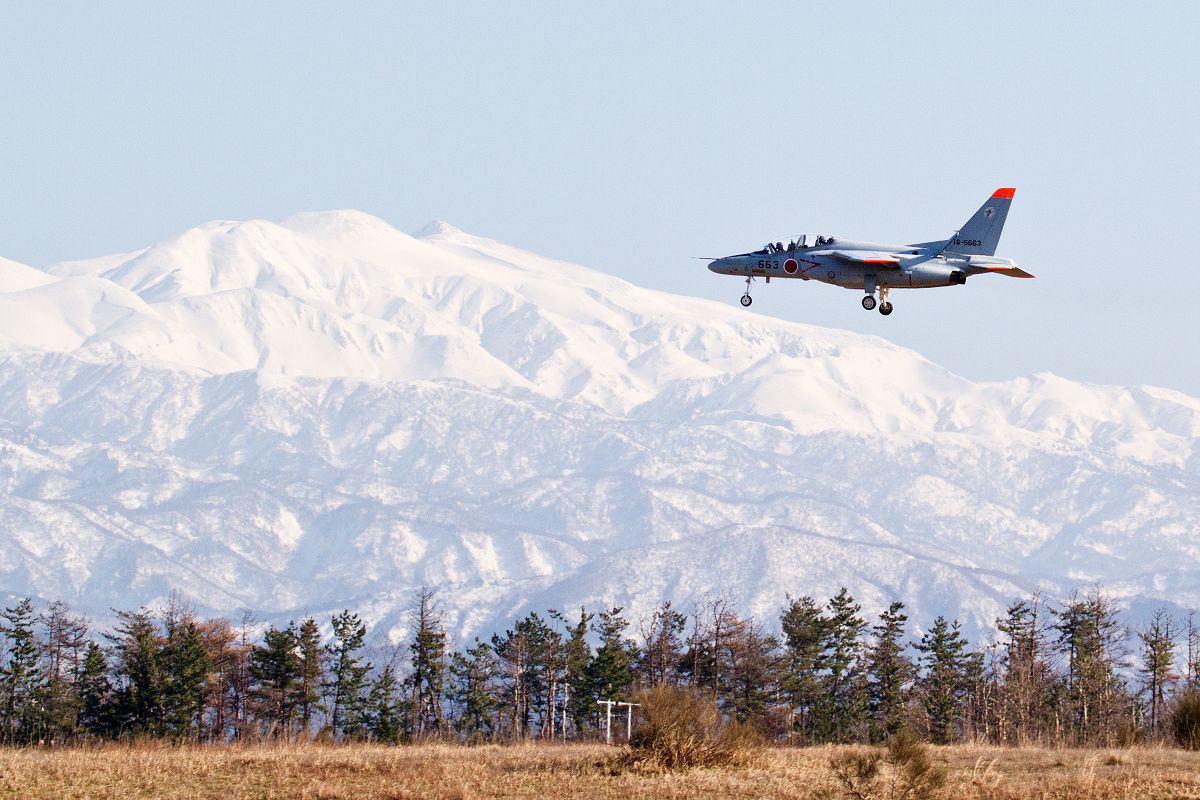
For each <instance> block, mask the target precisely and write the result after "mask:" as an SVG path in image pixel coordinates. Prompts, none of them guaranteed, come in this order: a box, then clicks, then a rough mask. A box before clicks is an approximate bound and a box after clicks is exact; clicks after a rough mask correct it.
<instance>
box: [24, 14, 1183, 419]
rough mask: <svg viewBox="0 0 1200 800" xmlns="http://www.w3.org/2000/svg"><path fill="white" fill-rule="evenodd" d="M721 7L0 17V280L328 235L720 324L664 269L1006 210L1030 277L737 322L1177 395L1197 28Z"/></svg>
mask: <svg viewBox="0 0 1200 800" xmlns="http://www.w3.org/2000/svg"><path fill="white" fill-rule="evenodd" d="M732 5H733V4H726V3H642V2H633V3H625V2H610V3H603V4H589V6H588V7H587V8H585V9H580V8H578V7H576V5H575V4H566V3H536V4H535V3H511V4H509V3H460V4H454V3H444V2H437V3H417V2H410V3H395V4H392V3H389V4H368V3H345V4H343V3H339V4H332V3H331V4H312V3H296V2H288V3H244V2H239V3H224V2H217V3H212V2H209V3H203V4H193V5H184V4H175V3H157V2H156V3H117V4H108V3H105V4H95V3H13V2H2V3H0V36H2V37H3V46H2V47H0V69H2V70H3V77H2V78H0V102H2V109H0V110H2V111H3V118H2V120H0V193H2V196H3V198H4V203H3V214H2V215H0V255H2V256H5V257H7V258H11V259H14V260H17V261H22V262H25V263H28V264H33V265H35V266H43V265H45V264H48V263H51V262H54V261H57V260H62V259H68V258H81V257H88V256H98V255H105V254H108V253H113V252H119V251H124V250H130V249H134V248H138V247H141V246H144V245H146V244H149V243H151V242H153V241H156V240H159V239H162V238H165V237H167V236H170V235H173V234H175V233H178V232H181V231H182V230H184V229H186V228H188V227H191V226H193V225H197V224H199V223H202V222H205V221H207V220H210V219H217V218H226V219H246V218H266V219H280V218H282V217H285V216H287V215H289V214H292V213H294V212H296V211H301V210H319V209H329V208H358V209H361V210H363V211H367V212H370V213H373V214H377V215H379V216H380V217H383V218H384V219H386V220H388V221H389V222H391V223H392V224H394V225H396V226H397V227H399V228H400V229H402V230H408V231H412V230H416V229H418V228H420V227H421V226H422V225H424V224H425V223H426V222H428V221H429V220H431V219H434V218H438V219H444V220H446V221H448V222H450V223H452V224H454V225H457V226H458V227H460V228H463V229H465V230H467V231H470V232H472V233H477V234H480V235H484V236H489V237H493V238H496V239H500V240H502V241H505V242H508V243H511V244H515V245H518V246H521V247H525V248H527V249H530V250H533V251H536V252H539V253H542V254H545V255H549V256H554V257H558V258H562V259H565V260H568V261H573V262H576V263H579V264H583V265H585V266H589V267H593V268H596V269H600V270H603V271H606V272H610V273H613V274H615V275H619V276H621V277H624V278H626V279H628V280H630V281H632V282H634V283H637V284H640V285H644V286H650V287H654V288H660V289H666V290H669V291H673V292H678V293H682V294H691V295H699V296H705V297H712V298H715V299H719V300H720V301H722V302H726V303H730V304H736V303H737V298H738V296H739V295H740V294H741V288H742V287H741V284H740V282H739V281H738V280H737V279H734V278H729V277H722V276H717V275H713V274H711V273H709V272H708V271H707V270H706V269H705V268H704V262H702V261H697V260H694V259H693V258H692V257H693V256H719V255H726V254H729V253H732V252H740V251H744V250H747V249H750V248H754V247H758V246H760V245H761V244H762V243H763V242H765V241H767V240H768V239H781V238H785V237H787V236H788V235H790V234H793V233H800V232H803V231H821V232H826V233H834V234H842V235H845V236H852V237H856V238H864V239H871V240H878V241H895V242H905V241H919V240H928V239H935V238H940V237H945V236H948V235H949V234H950V233H951V232H952V231H953V230H954V229H955V228H957V227H958V226H959V225H961V223H962V222H963V221H965V220H966V218H967V217H968V216H969V215H970V214H971V213H972V212H973V211H974V210H975V209H976V208H977V207H978V206H979V205H980V203H981V202H982V201H983V200H984V199H985V198H986V197H987V196H988V195H989V194H990V193H991V192H992V191H993V190H994V189H995V188H997V187H1000V186H1015V187H1016V188H1017V193H1016V198H1015V201H1014V204H1013V209H1012V212H1011V213H1010V215H1009V218H1008V225H1007V227H1006V230H1005V233H1004V237H1003V239H1002V240H1001V244H1000V250H999V253H998V254H999V255H1004V256H1009V257H1012V258H1015V259H1016V260H1017V261H1018V263H1019V264H1021V265H1022V266H1023V267H1024V268H1026V269H1028V270H1029V271H1031V272H1033V273H1035V274H1036V275H1037V276H1038V279H1037V280H1035V281H1019V280H1010V279H1005V278H1001V277H992V276H981V277H978V278H973V279H971V281H970V282H969V283H968V284H967V285H966V286H965V287H952V288H946V289H934V290H925V291H909V292H896V293H895V294H893V298H892V299H893V301H894V303H895V306H896V313H894V314H893V315H892V316H891V317H889V318H886V319H885V318H883V317H881V316H880V315H879V314H877V313H874V314H869V313H867V312H864V311H863V310H862V309H861V308H860V307H859V304H858V300H859V298H858V296H857V295H856V293H853V292H849V291H846V290H841V289H835V288H833V287H828V286H823V285H814V284H811V283H801V282H798V281H780V282H777V283H772V284H771V286H769V287H768V286H764V285H762V284H759V285H757V287H756V289H755V292H754V295H755V303H754V306H753V309H752V310H751V311H748V312H746V313H748V314H765V315H771V316H778V317H783V318H787V319H794V320H800V321H805V322H812V323H815V324H819V325H827V326H835V327H841V328H849V329H852V330H857V331H864V332H871V333H878V334H881V335H884V336H887V337H888V338H891V339H892V340H893V341H896V342H898V343H900V344H903V345H906V346H909V347H912V348H914V349H916V350H917V351H919V352H921V353H923V354H924V355H926V356H928V357H929V358H931V359H933V360H935V361H938V362H940V363H942V364H944V365H945V366H947V367H949V368H950V369H952V370H954V371H956V372H958V373H960V374H962V375H964V376H966V377H969V378H974V379H1006V378H1010V377H1016V376H1021V375H1029V374H1032V373H1034V372H1038V371H1043V370H1049V371H1052V372H1055V373H1058V374H1060V375H1063V376H1065V377H1068V378H1072V379H1076V380H1083V381H1090V382H1099V383H1116V384H1140V383H1150V384H1157V385H1162V386H1168V387H1172V388H1176V389H1181V390H1183V391H1186V392H1188V393H1190V394H1193V395H1197V396H1200V357H1198V356H1197V355H1196V347H1197V341H1198V340H1200V337H1198V336H1197V327H1198V323H1197V320H1198V318H1200V313H1198V311H1200V308H1198V304H1200V251H1197V250H1196V247H1195V239H1196V238H1197V237H1196V221H1197V220H1198V219H1200V200H1198V199H1197V190H1198V188H1200V155H1198V154H1197V139H1198V137H1197V129H1198V127H1200V89H1198V87H1200V57H1198V55H1197V54H1198V53H1200V47H1198V46H1197V41H1198V39H1200V3H1197V2H1194V1H1193V0H1188V1H1187V2H1164V3H1151V4H1145V5H1144V6H1142V7H1138V8H1136V9H1135V8H1134V7H1133V6H1132V5H1128V4H1106V3H1088V4H1066V3H989V4H982V3H961V2H959V3H917V4H899V3H846V2H830V3H795V2H778V3H748V4H737V5H738V8H737V9H736V10H731V6H732ZM914 7H915V10H914Z"/></svg>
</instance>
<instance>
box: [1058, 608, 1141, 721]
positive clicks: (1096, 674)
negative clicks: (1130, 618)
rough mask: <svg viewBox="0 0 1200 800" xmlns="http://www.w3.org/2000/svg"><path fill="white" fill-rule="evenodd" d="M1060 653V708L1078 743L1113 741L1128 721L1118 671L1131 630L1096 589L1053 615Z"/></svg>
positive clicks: (1126, 699)
mask: <svg viewBox="0 0 1200 800" xmlns="http://www.w3.org/2000/svg"><path fill="white" fill-rule="evenodd" d="M1057 616H1058V623H1057V624H1056V625H1055V626H1054V629H1055V630H1056V631H1058V647H1059V650H1060V651H1061V652H1062V653H1063V655H1064V656H1066V659H1067V672H1066V676H1065V678H1066V683H1065V686H1064V690H1065V691H1064V696H1063V698H1062V699H1063V703H1064V706H1065V711H1066V713H1067V715H1068V719H1069V721H1070V723H1071V728H1072V732H1073V733H1074V735H1075V737H1076V739H1077V740H1078V741H1081V742H1103V743H1104V744H1106V745H1109V744H1113V743H1115V741H1116V739H1117V725H1116V722H1117V720H1118V719H1129V718H1130V717H1131V708H1130V706H1131V701H1130V698H1129V695H1128V693H1127V691H1126V685H1125V681H1124V679H1123V678H1122V677H1121V676H1120V675H1119V674H1118V672H1117V666H1118V664H1119V663H1121V662H1122V661H1123V660H1124V658H1125V657H1126V656H1127V655H1128V653H1129V651H1128V649H1127V646H1126V641H1127V640H1128V638H1129V629H1128V628H1127V627H1126V626H1125V625H1123V624H1122V623H1121V622H1120V620H1119V619H1118V617H1117V613H1116V608H1115V606H1114V605H1113V603H1112V601H1110V600H1109V599H1108V598H1106V597H1104V595H1103V594H1102V592H1101V591H1100V589H1099V588H1093V589H1091V590H1089V591H1088V592H1087V593H1086V594H1080V593H1078V592H1076V593H1074V594H1073V595H1072V596H1071V598H1070V600H1069V601H1068V602H1067V604H1066V606H1064V607H1063V608H1062V610H1060V611H1058V612H1057Z"/></svg>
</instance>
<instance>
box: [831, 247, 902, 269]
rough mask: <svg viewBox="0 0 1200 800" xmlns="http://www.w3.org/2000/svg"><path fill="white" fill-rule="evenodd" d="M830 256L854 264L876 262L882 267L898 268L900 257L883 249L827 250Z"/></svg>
mask: <svg viewBox="0 0 1200 800" xmlns="http://www.w3.org/2000/svg"><path fill="white" fill-rule="evenodd" d="M826 252H827V253H829V255H831V256H835V257H837V258H840V259H842V260H843V261H853V262H855V263H856V264H877V265H879V266H880V267H881V268H883V269H899V268H900V259H899V258H897V257H896V254H895V253H888V252H886V251H883V250H827V251H826Z"/></svg>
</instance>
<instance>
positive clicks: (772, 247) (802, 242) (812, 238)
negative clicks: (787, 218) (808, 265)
mask: <svg viewBox="0 0 1200 800" xmlns="http://www.w3.org/2000/svg"><path fill="white" fill-rule="evenodd" d="M835 241H836V240H835V239H834V238H833V237H832V236H825V235H823V234H816V233H802V234H800V235H799V236H798V237H795V238H793V239H792V240H790V241H789V242H788V243H787V244H786V245H785V244H784V243H783V242H782V241H780V242H767V243H766V245H764V246H763V248H762V249H761V250H755V251H754V253H753V255H756V256H769V255H772V254H775V253H792V252H795V251H796V250H807V249H808V248H810V247H825V246H826V245H831V244H833V243H834V242H835Z"/></svg>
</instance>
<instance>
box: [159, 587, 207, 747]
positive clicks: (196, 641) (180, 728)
mask: <svg viewBox="0 0 1200 800" xmlns="http://www.w3.org/2000/svg"><path fill="white" fill-rule="evenodd" d="M164 631H165V637H164V639H163V641H162V643H161V647H160V650H159V653H158V662H159V667H160V669H161V675H162V703H163V726H164V729H165V731H166V732H167V733H169V734H170V735H171V737H172V738H173V739H175V740H177V741H194V740H196V739H197V738H198V737H199V734H200V714H201V712H202V710H203V708H204V687H205V681H206V680H207V679H208V675H209V672H210V670H211V668H212V663H211V661H210V660H209V657H208V651H207V649H206V648H205V645H204V639H203V636H202V635H201V632H200V627H199V625H198V624H197V622H196V619H195V616H194V612H193V611H192V610H191V609H190V608H186V607H177V606H175V605H174V604H172V607H170V608H168V610H167V614H166V616H165V617H164Z"/></svg>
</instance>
